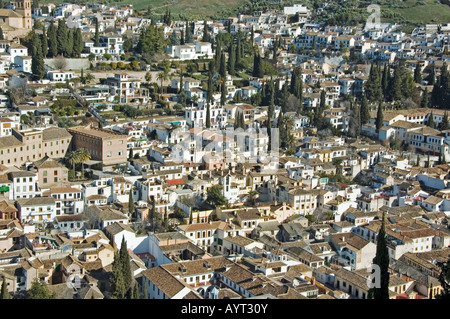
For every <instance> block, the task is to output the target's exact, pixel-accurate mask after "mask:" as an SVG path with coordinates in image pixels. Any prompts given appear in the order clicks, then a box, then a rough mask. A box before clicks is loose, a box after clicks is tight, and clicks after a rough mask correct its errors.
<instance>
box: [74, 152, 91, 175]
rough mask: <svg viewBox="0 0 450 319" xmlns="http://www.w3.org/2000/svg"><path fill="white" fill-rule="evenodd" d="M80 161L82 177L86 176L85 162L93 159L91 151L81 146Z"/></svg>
mask: <svg viewBox="0 0 450 319" xmlns="http://www.w3.org/2000/svg"><path fill="white" fill-rule="evenodd" d="M77 153H78V158H79V163H80V164H81V172H82V174H81V175H82V177H83V178H84V163H85V162H87V161H89V160H90V159H91V153H89V151H88V150H87V149H85V148H79V149H78V150H77Z"/></svg>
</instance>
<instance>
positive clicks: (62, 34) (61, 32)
mask: <svg viewBox="0 0 450 319" xmlns="http://www.w3.org/2000/svg"><path fill="white" fill-rule="evenodd" d="M68 33H69V29H68V27H67V25H66V19H64V18H62V19H61V20H59V21H58V28H57V29H56V40H57V44H58V53H59V54H61V55H63V56H65V57H67V43H68V41H67V35H68Z"/></svg>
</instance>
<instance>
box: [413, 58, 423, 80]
mask: <svg viewBox="0 0 450 319" xmlns="http://www.w3.org/2000/svg"><path fill="white" fill-rule="evenodd" d="M414 82H416V83H419V84H420V83H422V72H421V70H420V64H419V63H417V64H416V68H415V69H414Z"/></svg>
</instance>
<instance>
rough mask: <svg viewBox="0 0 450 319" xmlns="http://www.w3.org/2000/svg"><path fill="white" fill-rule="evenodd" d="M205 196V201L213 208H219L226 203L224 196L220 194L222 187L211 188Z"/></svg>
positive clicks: (214, 186)
mask: <svg viewBox="0 0 450 319" xmlns="http://www.w3.org/2000/svg"><path fill="white" fill-rule="evenodd" d="M206 194H207V196H206V201H207V202H208V203H210V204H211V205H213V206H221V205H225V204H226V203H227V200H226V198H225V196H223V194H222V187H221V186H219V185H213V186H211V187H210V188H209V189H208V191H207V193H206Z"/></svg>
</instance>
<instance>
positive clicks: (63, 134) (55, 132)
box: [42, 127, 72, 142]
mask: <svg viewBox="0 0 450 319" xmlns="http://www.w3.org/2000/svg"><path fill="white" fill-rule="evenodd" d="M62 138H72V135H71V134H70V133H69V132H68V131H67V130H66V129H65V128H61V127H50V128H47V129H45V130H43V131H42V140H43V141H44V142H45V141H50V140H56V139H62Z"/></svg>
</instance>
